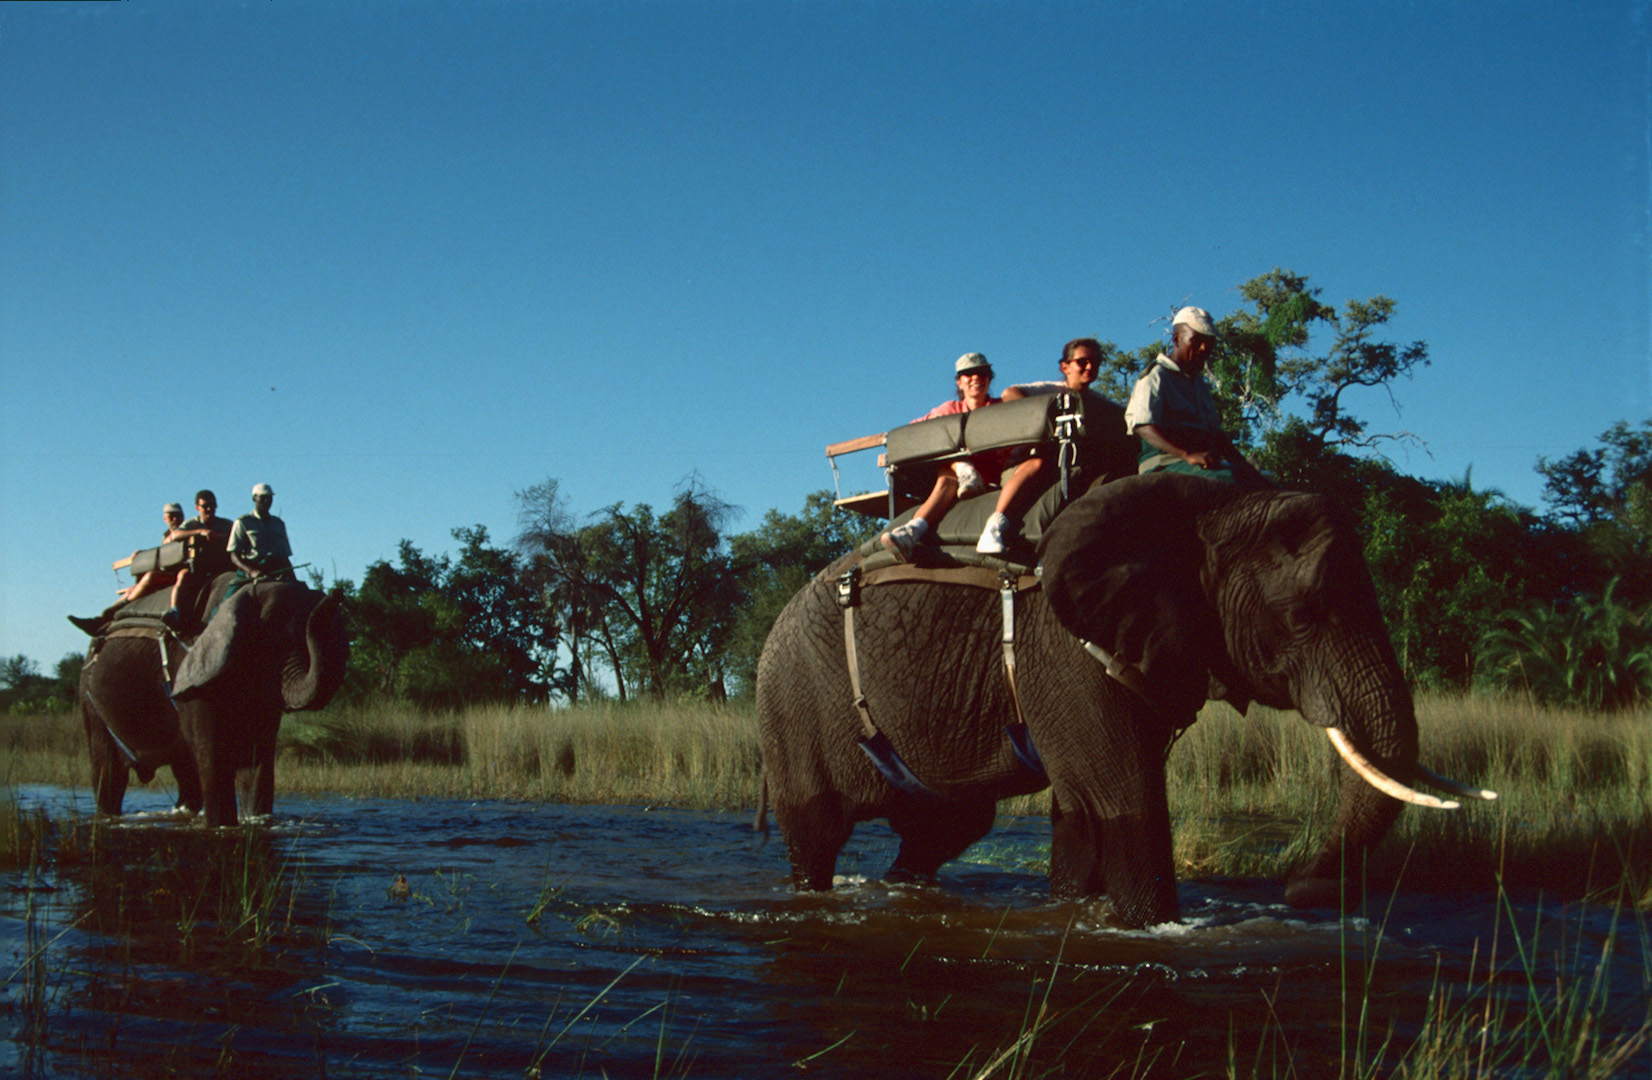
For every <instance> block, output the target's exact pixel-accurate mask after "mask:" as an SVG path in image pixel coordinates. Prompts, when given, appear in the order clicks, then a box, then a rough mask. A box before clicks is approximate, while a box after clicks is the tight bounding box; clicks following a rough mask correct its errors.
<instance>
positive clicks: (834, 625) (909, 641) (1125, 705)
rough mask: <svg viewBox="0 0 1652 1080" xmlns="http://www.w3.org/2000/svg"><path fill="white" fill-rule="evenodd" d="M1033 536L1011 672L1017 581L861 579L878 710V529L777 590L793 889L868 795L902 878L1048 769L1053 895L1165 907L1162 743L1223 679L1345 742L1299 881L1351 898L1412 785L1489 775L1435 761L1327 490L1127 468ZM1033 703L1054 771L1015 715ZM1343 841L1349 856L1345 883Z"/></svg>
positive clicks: (764, 713) (1331, 898)
mask: <svg viewBox="0 0 1652 1080" xmlns="http://www.w3.org/2000/svg"><path fill="white" fill-rule="evenodd" d="M1039 555H1040V567H1039V569H1040V574H1039V578H1038V584H1037V586H1036V587H1032V588H1028V589H1027V590H1026V591H1023V592H1021V593H1019V595H1018V596H1017V597H1016V600H1015V605H1014V615H1013V620H1014V621H1013V651H1014V656H1015V658H1016V663H1015V677H1014V680H1013V690H1012V683H1011V680H1010V679H1007V678H1006V671H1005V664H1004V652H1005V650H1004V647H1003V645H1002V639H1003V638H1004V637H1005V636H1006V635H1005V633H1004V631H1005V620H1004V617H1003V614H1002V611H1003V603H1002V600H1001V596H1000V595H997V594H995V593H994V592H993V591H991V590H989V589H981V588H969V587H961V586H959V585H956V584H948V583H939V582H936V581H933V580H927V579H922V578H920V579H918V580H908V581H889V582H886V583H883V584H878V585H876V586H875V587H872V586H868V587H864V588H862V589H860V590H859V600H858V604H856V605H855V606H854V622H853V624H852V626H853V630H852V641H853V648H854V655H855V657H856V662H857V665H858V675H859V687H858V689H859V693H860V695H861V701H862V703H864V713H863V712H862V710H861V706H860V705H859V704H857V702H856V701H855V700H854V694H853V693H852V691H851V679H850V676H849V673H848V669H847V666H846V665H847V662H848V653H849V647H848V645H847V644H846V634H845V616H844V612H843V610H842V608H841V607H840V602H839V597H840V588H839V583H838V579H839V577H840V575H842V574H843V573H844V572H845V570H847V569H849V568H850V567H851V566H853V565H854V564H855V563H856V562H858V561H859V559H860V554H859V553H851V554H849V555H847V556H845V557H844V558H842V559H840V560H838V561H837V562H836V563H834V564H833V565H832V566H830V567H828V568H827V569H826V570H824V571H822V572H821V573H820V574H819V575H817V576H816V577H815V578H814V580H813V581H811V582H810V583H809V584H808V585H807V586H805V587H804V588H803V589H802V590H801V591H800V592H799V593H798V594H797V595H796V596H794V597H793V598H792V599H791V601H790V602H789V604H788V605H787V606H786V608H785V609H784V610H783V611H782V612H781V614H780V616H779V618H778V619H777V620H776V622H775V625H774V627H773V629H772V630H771V632H770V634H769V637H768V639H767V641H766V642H765V644H764V648H763V652H762V654H761V657H760V659H759V663H758V674H757V712H758V724H759V728H760V743H761V752H762V760H763V773H764V797H765V799H766V800H769V801H770V802H771V803H772V805H773V807H774V811H775V817H776V820H777V822H778V823H779V826H780V829H781V833H782V835H783V837H784V839H785V842H786V845H787V849H788V854H789V857H790V862H791V869H792V878H793V883H794V886H795V887H796V888H797V889H798V890H799V891H815V890H826V889H830V888H831V887H832V883H833V873H834V870H835V867H836V860H837V855H838V852H839V851H840V850H841V848H842V846H843V844H844V843H845V842H846V841H847V839H848V837H849V834H850V831H851V829H852V828H853V826H854V824H855V823H856V822H857V821H863V820H868V819H872V818H887V819H888V821H889V824H890V826H891V827H892V829H893V830H894V831H895V832H896V833H897V834H898V836H899V837H900V846H899V850H898V853H897V855H896V857H895V860H894V863H893V865H892V866H891V867H890V870H889V873H888V875H887V876H888V878H890V879H894V880H903V879H914V878H916V879H927V878H931V877H933V875H934V874H935V873H936V871H937V870H938V869H939V868H940V866H941V865H942V864H943V863H945V862H947V861H948V860H950V859H952V858H954V857H956V856H957V855H959V854H961V853H962V852H963V851H964V849H965V848H967V847H968V846H969V845H970V844H972V843H974V842H975V841H976V840H978V839H980V838H981V837H982V836H984V835H985V834H986V833H987V831H988V830H989V829H990V827H991V824H992V821H993V817H994V813H995V809H996V807H995V804H996V802H997V800H999V799H1001V798H1004V797H1006V796H1011V795H1016V794H1022V793H1027V792H1031V791H1037V790H1040V789H1042V788H1043V787H1044V786H1045V785H1046V778H1047V784H1048V786H1049V787H1050V788H1051V789H1052V791H1051V794H1052V806H1051V814H1052V826H1051V855H1050V887H1051V891H1052V894H1053V895H1054V896H1056V897H1058V898H1084V897H1094V896H1100V895H1102V894H1105V895H1106V896H1107V897H1108V899H1109V901H1110V903H1111V905H1112V911H1113V917H1114V918H1115V919H1117V920H1118V921H1120V922H1122V923H1124V924H1126V925H1129V926H1145V925H1154V924H1158V923H1162V922H1166V921H1169V920H1172V919H1174V918H1176V917H1177V915H1178V912H1179V908H1178V903H1177V897H1176V880H1175V871H1174V866H1173V863H1172V859H1171V852H1172V835H1171V824H1170V813H1169V806H1168V798H1167V791H1166V781H1165V760H1166V755H1167V754H1168V752H1169V750H1170V747H1171V744H1172V742H1173V741H1174V739H1175V737H1176V735H1177V733H1178V731H1179V730H1180V729H1181V728H1182V727H1185V725H1187V724H1189V723H1191V722H1193V720H1194V717H1195V715H1196V713H1197V711H1198V709H1199V707H1200V706H1201V705H1202V704H1203V703H1204V701H1205V700H1206V699H1207V696H1209V697H1218V698H1225V699H1227V700H1228V701H1230V702H1231V703H1233V704H1234V706H1235V707H1236V708H1238V709H1239V710H1240V711H1241V712H1244V711H1245V709H1246V708H1247V706H1248V705H1249V703H1250V702H1252V701H1255V702H1260V703H1262V704H1264V705H1267V706H1270V707H1272V708H1276V709H1296V710H1298V711H1299V712H1300V713H1301V715H1302V717H1303V718H1304V719H1305V720H1306V721H1307V722H1309V723H1312V724H1316V725H1319V726H1321V727H1324V728H1326V729H1328V731H1329V732H1330V733H1331V734H1332V736H1333V737H1332V740H1331V741H1332V742H1333V745H1337V746H1338V747H1339V749H1343V748H1346V751H1347V752H1346V753H1345V754H1344V758H1345V760H1347V761H1349V762H1350V765H1351V767H1350V768H1349V769H1347V770H1344V772H1343V774H1342V777H1343V778H1342V780H1341V789H1340V795H1339V801H1338V808H1337V811H1336V819H1335V823H1334V827H1333V829H1332V830H1331V834H1330V837H1329V839H1328V841H1327V842H1326V844H1325V846H1324V847H1323V849H1322V850H1320V851H1319V852H1318V853H1317V854H1315V855H1314V856H1312V857H1311V858H1310V859H1309V860H1308V861H1307V862H1306V864H1305V865H1302V866H1299V867H1297V868H1295V869H1294V870H1293V871H1292V872H1291V873H1290V875H1289V876H1288V878H1287V880H1286V890H1285V895H1286V899H1287V900H1288V902H1289V903H1291V904H1292V905H1295V906H1299V907H1318V906H1331V905H1335V904H1336V903H1337V902H1338V901H1339V898H1340V899H1343V900H1345V901H1346V902H1348V903H1349V904H1353V903H1356V902H1357V901H1358V899H1359V889H1360V885H1359V881H1358V880H1357V878H1358V874H1357V868H1358V867H1359V865H1360V855H1361V853H1363V852H1365V851H1367V850H1369V849H1371V848H1372V847H1373V846H1374V845H1376V844H1377V843H1378V842H1379V841H1380V840H1381V839H1382V838H1383V837H1384V835H1386V834H1387V832H1388V831H1389V829H1390V828H1391V826H1392V825H1393V823H1394V822H1395V820H1396V819H1397V817H1398V815H1399V812H1400V809H1401V802H1400V801H1399V799H1400V798H1404V799H1407V800H1409V801H1416V802H1422V803H1424V804H1425V805H1435V806H1445V807H1454V806H1456V805H1457V804H1456V803H1455V802H1443V801H1441V800H1438V799H1435V798H1433V797H1432V796H1428V795H1424V794H1422V793H1420V792H1416V791H1415V790H1414V787H1413V786H1411V785H1414V784H1417V783H1428V784H1432V785H1434V786H1437V787H1444V788H1446V789H1447V790H1453V791H1456V792H1458V793H1461V794H1475V795H1479V796H1480V797H1486V798H1489V797H1495V796H1494V794H1493V793H1491V792H1479V791H1476V790H1475V789H1471V788H1464V787H1463V786H1461V785H1455V784H1453V782H1450V781H1446V780H1444V778H1442V777H1438V776H1436V775H1435V774H1433V773H1430V772H1428V771H1427V770H1426V769H1424V768H1422V767H1421V766H1420V765H1419V764H1418V762H1417V721H1416V715H1415V713H1414V711H1413V707H1412V699H1411V694H1410V691H1409V688H1408V687H1407V684H1406V681H1405V678H1404V676H1403V674H1402V672H1401V670H1400V666H1399V664H1398V662H1397V660H1396V658H1395V655H1394V651H1393V648H1392V645H1391V644H1390V642H1389V638H1388V634H1387V630H1386V628H1385V626H1384V623H1383V618H1382V614H1381V612H1380V611H1379V609H1378V605H1377V598H1376V592H1375V589H1374V587H1373V585H1372V583H1371V577H1370V573H1369V571H1368V569H1367V568H1366V565H1365V562H1364V558H1363V555H1362V553H1361V544H1360V541H1359V539H1358V537H1357V536H1356V534H1355V532H1354V529H1353V527H1352V524H1351V522H1350V521H1349V520H1348V519H1347V518H1346V517H1345V515H1343V514H1342V513H1340V512H1339V511H1338V510H1337V508H1336V507H1335V506H1334V505H1333V504H1332V503H1331V502H1330V501H1329V500H1328V499H1327V498H1325V497H1323V496H1319V495H1313V494H1303V493H1292V492H1286V491H1283V490H1279V489H1273V488H1252V487H1242V486H1239V485H1235V484H1231V483H1222V482H1218V481H1215V480H1211V479H1207V478H1204V477H1199V476H1191V475H1178V474H1169V473H1157V474H1153V473H1150V474H1145V475H1140V476H1129V477H1126V478H1124V479H1120V480H1115V481H1112V482H1109V483H1105V484H1098V485H1095V486H1093V487H1091V488H1090V489H1089V490H1088V491H1087V492H1085V493H1084V494H1083V495H1082V496H1080V497H1078V498H1076V499H1075V500H1074V501H1073V502H1072V503H1071V504H1070V505H1069V506H1067V508H1066V509H1065V510H1063V511H1062V513H1061V514H1060V516H1059V517H1057V518H1056V519H1055V521H1054V522H1053V523H1052V524H1051V525H1050V527H1049V528H1048V529H1047V530H1046V532H1045V534H1044V538H1043V541H1042V543H1041V545H1040V548H1039ZM1098 659H1101V660H1104V661H1106V663H1102V662H1098ZM1127 684H1128V685H1127ZM1017 699H1018V700H1017ZM863 717H864V718H866V719H867V721H868V724H869V725H875V727H876V729H877V733H878V735H879V736H880V737H882V738H884V739H886V740H887V744H888V745H889V746H891V747H893V748H894V749H895V750H896V751H898V755H899V758H900V761H901V762H902V763H903V764H904V765H905V766H906V767H907V768H908V769H909V770H910V773H911V774H912V776H914V777H915V778H916V779H917V781H918V782H919V783H920V784H921V788H919V789H910V788H902V787H897V786H896V785H895V784H893V783H891V782H889V781H888V780H886V779H885V777H884V776H883V775H882V774H880V771H879V770H878V769H876V768H874V766H873V764H872V763H870V762H869V761H868V756H869V755H868V754H863V753H862V752H861V751H862V749H863V747H862V745H860V744H861V743H863V742H864V741H865V739H864V738H863V737H862V736H863V732H864V731H866V730H868V728H865V727H863V725H862V719H863ZM1018 719H1019V720H1021V721H1024V723H1025V728H1024V729H1023V730H1024V731H1025V732H1026V733H1027V734H1029V735H1030V736H1031V742H1032V745H1033V748H1034V752H1035V753H1036V755H1037V757H1038V759H1039V761H1040V763H1041V765H1042V773H1043V775H1040V774H1039V772H1038V771H1036V770H1034V769H1033V768H1031V767H1029V764H1028V763H1027V761H1026V758H1027V754H1026V753H1024V752H1023V753H1018V748H1017V747H1016V746H1015V745H1014V740H1012V739H1011V738H1009V737H1007V736H1006V730H1007V729H1008V730H1013V726H1014V725H1016V724H1017V721H1018ZM1356 768H1357V769H1359V770H1362V771H1360V772H1356V771H1355V769H1356ZM1366 778H1369V779H1366ZM1373 784H1382V785H1383V790H1382V791H1379V790H1378V789H1377V788H1375V787H1373V786H1372V785H1373ZM1384 792H1387V793H1386V794H1385V793H1384ZM1345 865H1346V866H1347V867H1350V868H1355V873H1353V874H1351V875H1350V879H1349V880H1348V881H1347V882H1346V883H1345V882H1344V881H1343V880H1342V878H1343V868H1344V866H1345Z"/></svg>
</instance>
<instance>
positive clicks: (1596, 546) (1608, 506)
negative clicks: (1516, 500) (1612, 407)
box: [1537, 420, 1652, 604]
mask: <svg viewBox="0 0 1652 1080" xmlns="http://www.w3.org/2000/svg"><path fill="white" fill-rule="evenodd" d="M1600 442H1601V445H1599V446H1597V447H1594V448H1586V449H1582V450H1577V451H1575V452H1573V453H1571V454H1568V455H1566V456H1565V457H1563V458H1561V459H1560V460H1559V461H1554V462H1551V461H1549V460H1548V459H1546V458H1539V459H1538V462H1537V471H1538V472H1539V473H1540V474H1541V475H1542V476H1543V488H1544V491H1543V498H1544V502H1545V503H1547V504H1548V508H1549V519H1550V521H1551V522H1552V523H1553V524H1554V525H1555V526H1556V527H1557V528H1559V529H1561V530H1563V531H1564V532H1565V533H1567V534H1568V535H1569V536H1570V537H1572V538H1573V539H1574V541H1575V544H1576V549H1575V555H1574V564H1575V572H1574V574H1573V585H1574V595H1594V596H1598V595H1601V594H1602V592H1603V590H1604V589H1605V585H1606V582H1607V581H1609V580H1615V581H1616V582H1617V583H1618V584H1617V592H1618V595H1620V596H1621V597H1622V598H1623V599H1624V600H1625V601H1626V602H1628V603H1632V604H1644V603H1647V602H1648V601H1652V420H1643V421H1641V423H1640V425H1639V426H1638V427H1635V426H1631V425H1629V424H1627V423H1625V422H1622V421H1619V422H1618V423H1616V424H1613V425H1612V426H1611V427H1610V428H1608V429H1607V430H1606V431H1605V432H1604V433H1603V434H1602V435H1601V437H1600Z"/></svg>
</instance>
